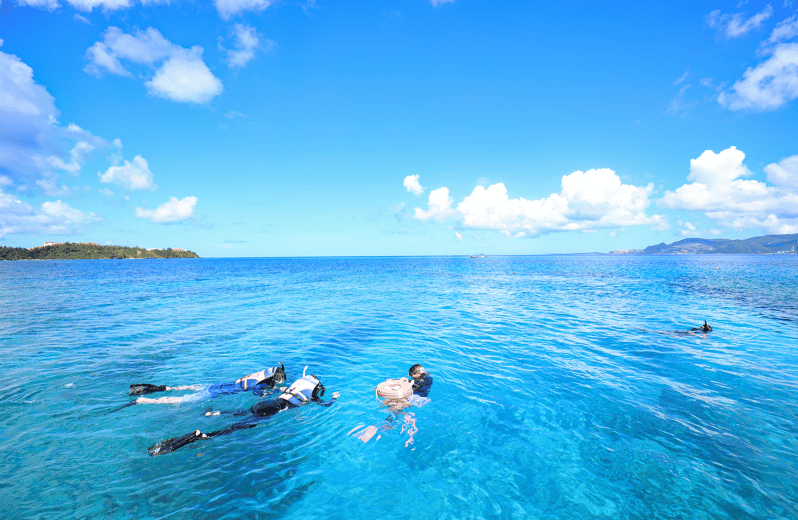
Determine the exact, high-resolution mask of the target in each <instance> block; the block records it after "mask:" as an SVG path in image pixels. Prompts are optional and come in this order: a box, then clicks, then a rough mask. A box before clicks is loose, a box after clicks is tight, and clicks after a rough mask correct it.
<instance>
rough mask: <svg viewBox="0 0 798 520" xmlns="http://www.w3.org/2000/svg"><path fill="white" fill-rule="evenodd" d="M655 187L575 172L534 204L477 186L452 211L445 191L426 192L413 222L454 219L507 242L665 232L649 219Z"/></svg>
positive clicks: (659, 219) (603, 172)
mask: <svg viewBox="0 0 798 520" xmlns="http://www.w3.org/2000/svg"><path fill="white" fill-rule="evenodd" d="M652 190H653V185H652V184H649V185H648V186H645V187H637V186H632V185H628V184H623V183H621V180H620V178H619V177H618V176H617V175H616V174H615V172H614V171H612V170H610V169H607V168H602V169H598V170H588V171H586V172H581V171H576V172H574V173H572V174H570V175H565V176H563V178H562V190H561V192H560V193H553V194H551V195H550V196H549V197H547V198H544V199H537V200H527V199H524V198H518V199H511V198H510V197H509V195H508V193H507V188H506V187H505V186H504V184H503V183H498V184H493V185H491V186H489V187H488V188H485V187H483V186H477V187H476V188H474V191H473V192H472V193H471V194H470V195H468V196H466V197H465V198H464V199H463V201H462V202H460V203H459V204H458V205H457V208H456V209H455V210H453V209H451V204H452V200H451V199H450V198H449V190H448V189H447V188H440V189H438V190H434V191H432V192H430V200H429V209H428V210H427V211H423V210H421V209H420V208H416V213H415V215H414V218H417V219H422V220H427V219H436V220H442V219H444V218H446V217H450V216H453V217H456V218H458V219H460V220H461V224H462V226H463V227H464V228H469V229H491V230H496V231H500V232H502V233H503V234H505V235H507V236H514V237H536V236H540V235H543V234H546V233H551V232H555V231H594V230H596V229H601V228H610V227H618V226H629V225H639V224H647V225H652V226H656V227H658V228H663V227H665V226H667V220H666V219H665V217H663V216H660V215H652V216H649V215H647V214H646V209H647V208H648V206H649V205H650V200H649V196H650V194H651V191H652Z"/></svg>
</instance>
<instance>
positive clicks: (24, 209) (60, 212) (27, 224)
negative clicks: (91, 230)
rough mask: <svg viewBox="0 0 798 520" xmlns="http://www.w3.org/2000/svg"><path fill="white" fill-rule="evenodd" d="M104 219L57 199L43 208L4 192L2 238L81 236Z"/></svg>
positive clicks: (1, 200) (0, 211) (0, 209)
mask: <svg viewBox="0 0 798 520" xmlns="http://www.w3.org/2000/svg"><path fill="white" fill-rule="evenodd" d="M99 220H101V219H100V218H99V217H97V216H96V215H95V214H94V213H83V212H82V211H80V210H78V209H75V208H73V207H71V206H69V204H66V203H64V202H61V201H60V200H57V201H55V202H45V203H43V204H42V205H41V207H40V208H38V209H37V208H35V207H33V206H31V205H30V204H28V203H26V202H23V201H21V200H19V199H18V198H16V197H14V196H13V195H10V194H7V193H3V192H2V191H0V237H3V236H5V235H11V234H18V235H19V234H25V235H79V234H81V233H82V232H83V228H84V227H85V226H87V225H90V224H92V223H94V222H97V221H99Z"/></svg>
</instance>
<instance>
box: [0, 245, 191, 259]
mask: <svg viewBox="0 0 798 520" xmlns="http://www.w3.org/2000/svg"><path fill="white" fill-rule="evenodd" d="M199 257H200V256H199V255H198V254H197V253H195V252H193V251H187V250H185V249H178V248H174V249H173V248H171V247H170V248H167V249H156V248H150V249H142V248H140V247H125V246H101V245H97V244H95V243H94V242H83V243H72V242H62V243H58V244H56V243H53V242H46V243H45V244H44V245H42V246H36V247H31V248H24V247H5V246H2V247H0V260H106V259H110V260H124V259H142V260H143V259H158V258H199Z"/></svg>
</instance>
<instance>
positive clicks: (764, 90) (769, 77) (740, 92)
mask: <svg viewBox="0 0 798 520" xmlns="http://www.w3.org/2000/svg"><path fill="white" fill-rule="evenodd" d="M797 97H798V43H782V44H779V45H777V46H776V47H775V48H774V50H773V55H772V56H771V57H770V58H768V59H767V60H766V61H764V62H762V63H760V64H759V65H757V66H756V67H754V68H749V69H748V70H746V71H745V73H743V79H741V80H738V81H737V82H735V83H734V85H732V87H731V89H730V90H728V91H724V92H721V93H720V95H719V96H718V102H719V103H720V104H721V105H723V106H724V107H726V108H729V109H731V110H753V111H755V112H763V111H766V110H775V109H777V108H779V107H781V106H782V105H784V104H786V103H788V102H789V101H792V100H793V99H795V98H797Z"/></svg>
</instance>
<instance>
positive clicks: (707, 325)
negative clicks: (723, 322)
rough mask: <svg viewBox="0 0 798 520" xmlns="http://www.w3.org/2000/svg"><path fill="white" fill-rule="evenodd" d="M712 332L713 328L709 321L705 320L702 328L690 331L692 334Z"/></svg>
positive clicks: (694, 328)
mask: <svg viewBox="0 0 798 520" xmlns="http://www.w3.org/2000/svg"><path fill="white" fill-rule="evenodd" d="M711 330H712V327H710V326H709V324H708V323H707V320H704V324H703V325H701V327H693V328H692V329H690V331H691V332H709V331H711Z"/></svg>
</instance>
